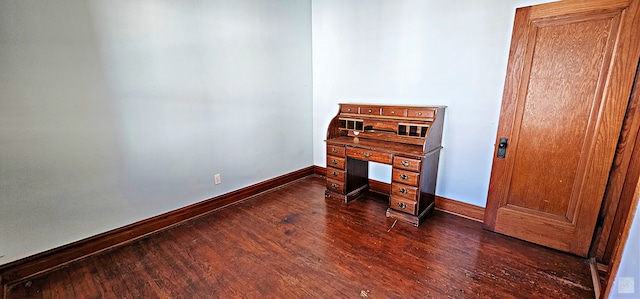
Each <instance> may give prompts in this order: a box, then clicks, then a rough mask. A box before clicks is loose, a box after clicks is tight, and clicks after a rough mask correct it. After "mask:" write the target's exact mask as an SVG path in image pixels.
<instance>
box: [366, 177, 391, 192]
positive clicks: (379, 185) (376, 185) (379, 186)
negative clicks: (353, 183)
mask: <svg viewBox="0 0 640 299" xmlns="http://www.w3.org/2000/svg"><path fill="white" fill-rule="evenodd" d="M369 190H371V191H374V192H378V193H382V194H387V195H388V194H391V184H388V183H385V182H381V181H376V180H372V179H369Z"/></svg>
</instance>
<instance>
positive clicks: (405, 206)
mask: <svg viewBox="0 0 640 299" xmlns="http://www.w3.org/2000/svg"><path fill="white" fill-rule="evenodd" d="M398 208H401V209H403V210H404V209H406V208H407V205H406V204H404V203H401V202H399V203H398Z"/></svg>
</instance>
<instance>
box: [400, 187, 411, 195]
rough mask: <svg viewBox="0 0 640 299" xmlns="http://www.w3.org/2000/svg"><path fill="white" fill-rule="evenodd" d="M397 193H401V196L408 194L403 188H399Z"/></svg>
mask: <svg viewBox="0 0 640 299" xmlns="http://www.w3.org/2000/svg"><path fill="white" fill-rule="evenodd" d="M398 191H400V193H402V194H409V190H407V189H405V188H400V190H398Z"/></svg>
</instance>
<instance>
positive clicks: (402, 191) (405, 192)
mask: <svg viewBox="0 0 640 299" xmlns="http://www.w3.org/2000/svg"><path fill="white" fill-rule="evenodd" d="M391 196H395V197H403V198H404V199H405V200H407V201H412V202H418V187H413V186H407V185H403V184H398V183H391Z"/></svg>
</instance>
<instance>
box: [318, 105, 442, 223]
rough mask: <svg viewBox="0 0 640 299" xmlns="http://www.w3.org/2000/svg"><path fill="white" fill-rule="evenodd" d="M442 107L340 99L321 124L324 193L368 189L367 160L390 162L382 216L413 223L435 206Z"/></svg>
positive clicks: (344, 195)
mask: <svg viewBox="0 0 640 299" xmlns="http://www.w3.org/2000/svg"><path fill="white" fill-rule="evenodd" d="M445 108H446V106H392V105H370V104H340V111H339V112H338V115H336V116H335V117H334V118H333V120H331V123H330V124H329V128H328V129H327V140H326V142H327V190H326V191H325V196H326V197H328V198H335V199H339V200H343V201H345V202H349V201H350V200H352V199H354V198H356V197H358V196H359V195H360V194H362V193H363V192H365V191H367V190H368V189H369V164H368V162H369V161H372V162H378V163H383V164H388V165H392V167H393V169H392V179H391V192H390V196H389V208H388V209H387V213H386V215H387V217H393V218H396V219H400V220H403V221H407V222H409V223H411V224H413V225H415V226H418V225H419V224H420V222H421V221H422V220H423V219H424V217H425V215H426V214H427V213H428V212H429V211H430V210H431V209H433V207H434V205H435V200H434V197H435V189H436V175H437V173H438V160H439V158H440V149H442V146H441V145H440V144H441V141H442V123H443V121H444V111H445Z"/></svg>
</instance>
